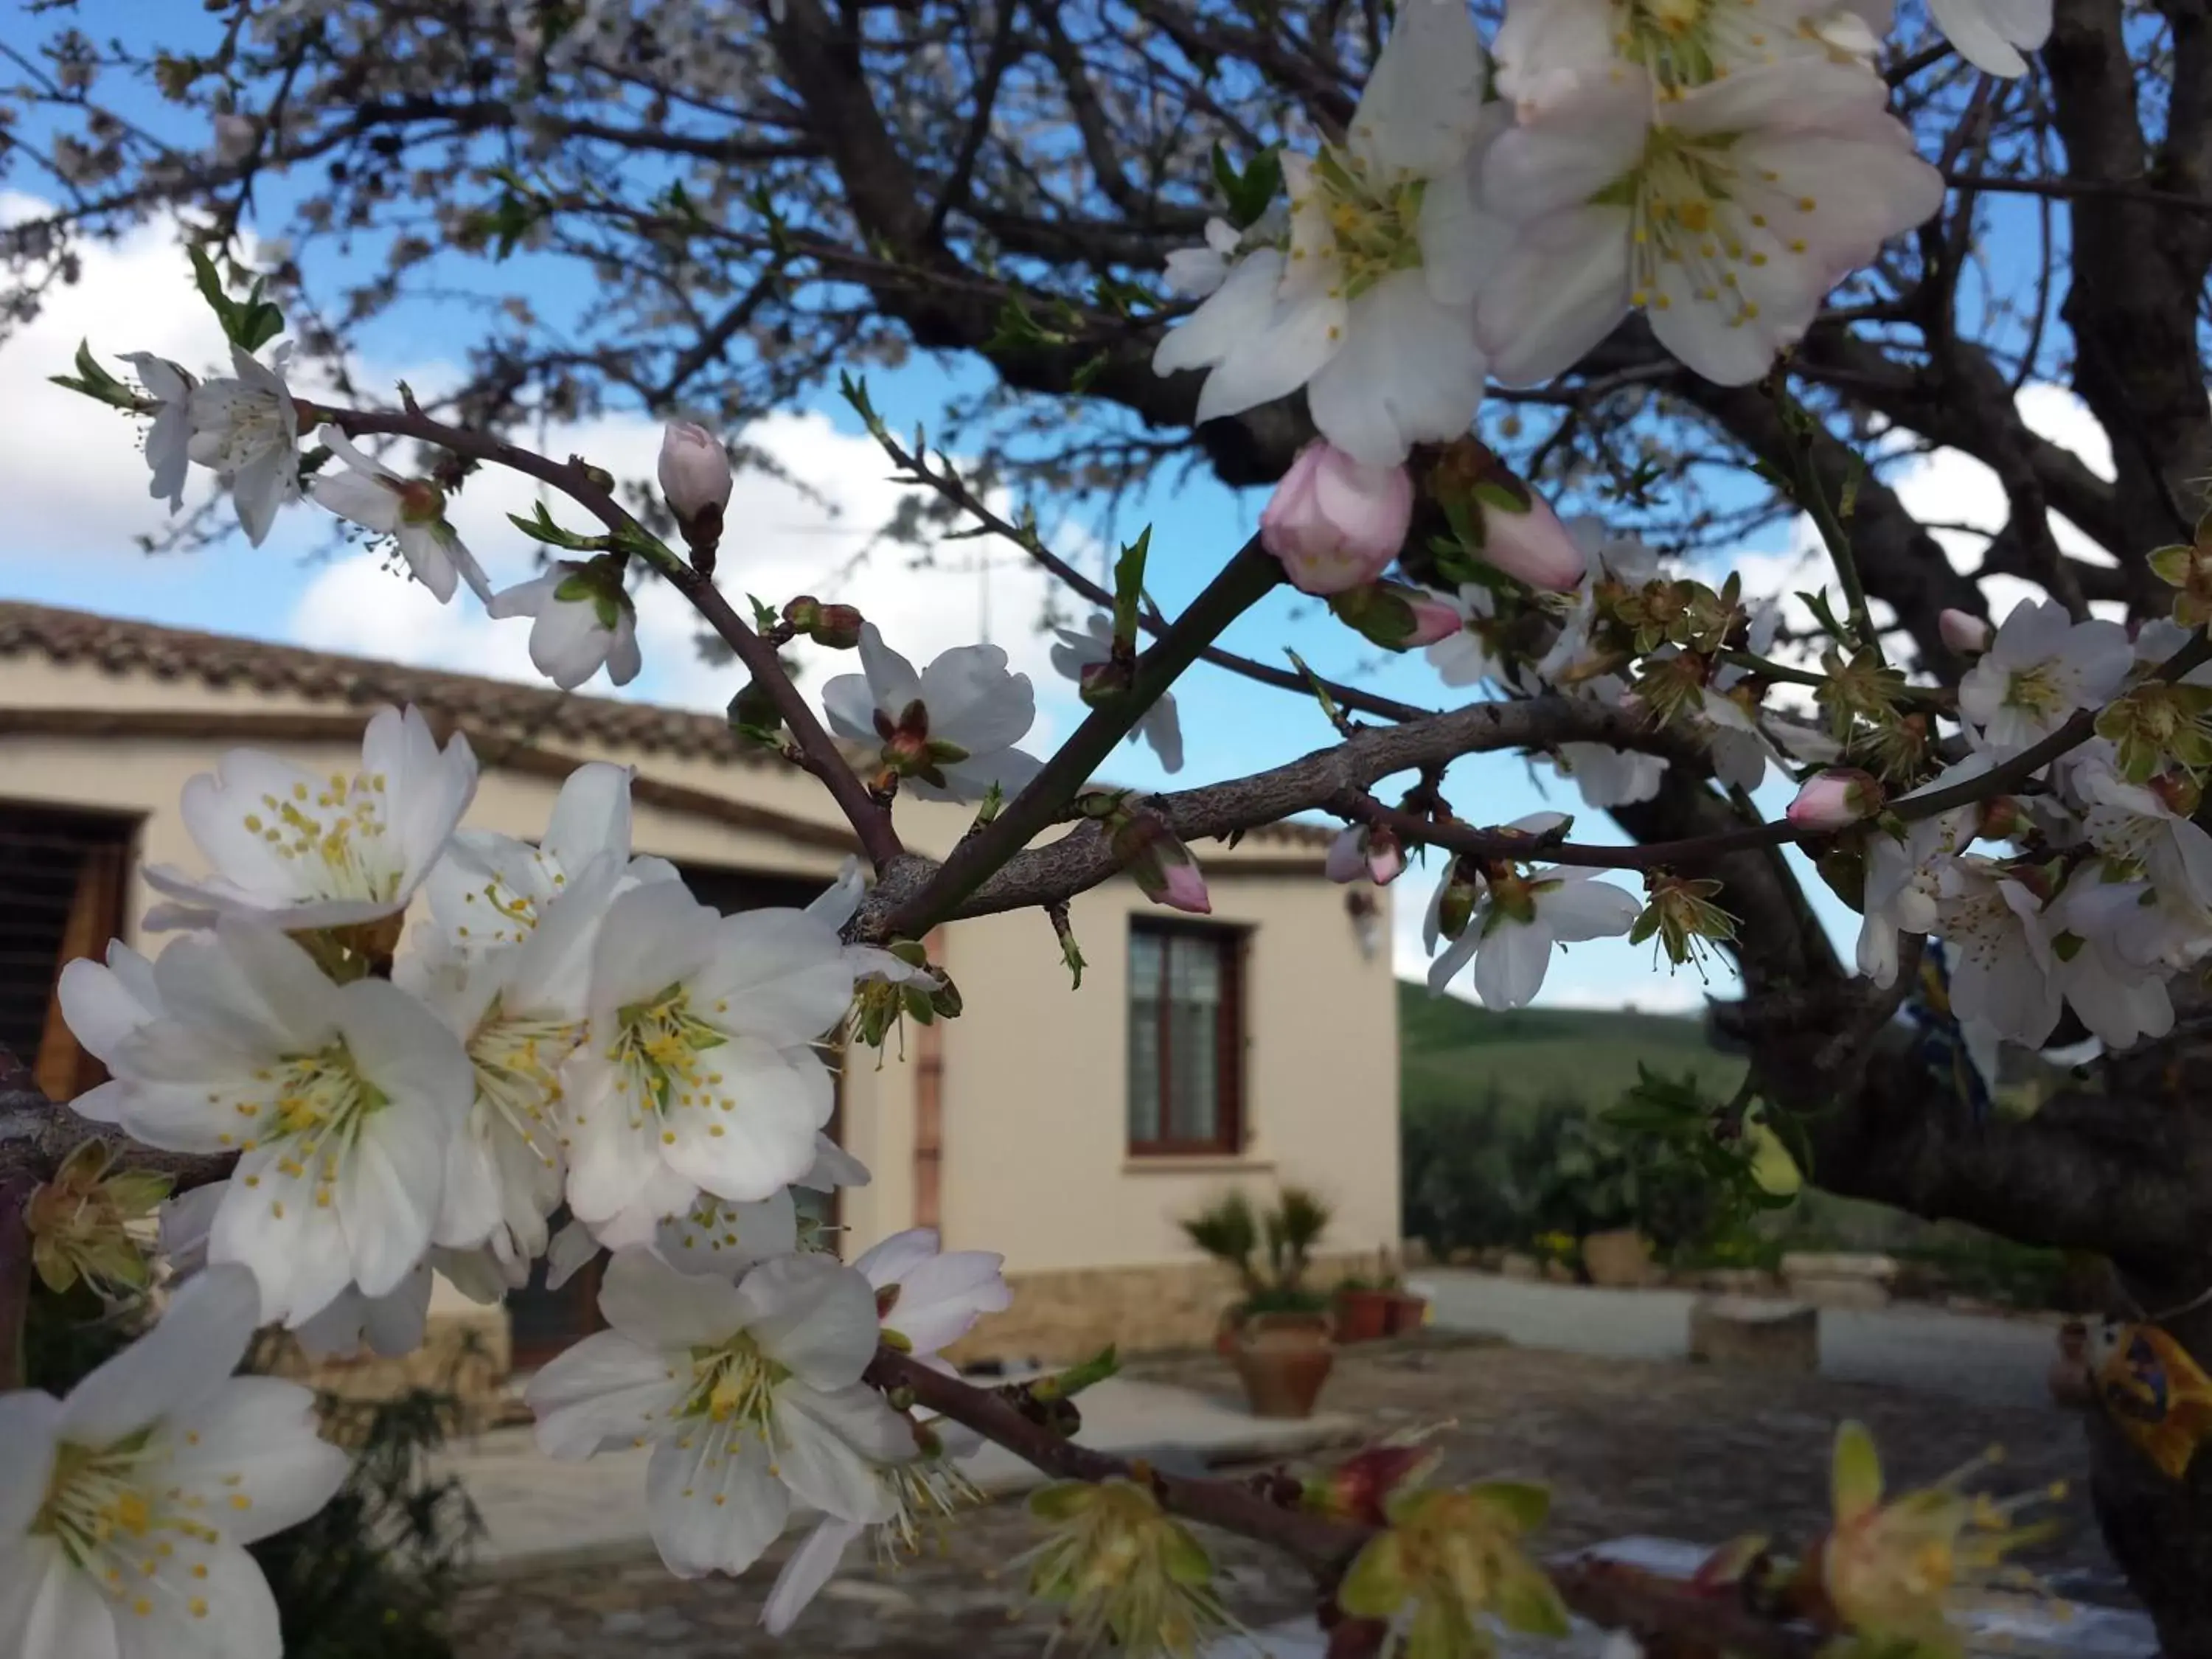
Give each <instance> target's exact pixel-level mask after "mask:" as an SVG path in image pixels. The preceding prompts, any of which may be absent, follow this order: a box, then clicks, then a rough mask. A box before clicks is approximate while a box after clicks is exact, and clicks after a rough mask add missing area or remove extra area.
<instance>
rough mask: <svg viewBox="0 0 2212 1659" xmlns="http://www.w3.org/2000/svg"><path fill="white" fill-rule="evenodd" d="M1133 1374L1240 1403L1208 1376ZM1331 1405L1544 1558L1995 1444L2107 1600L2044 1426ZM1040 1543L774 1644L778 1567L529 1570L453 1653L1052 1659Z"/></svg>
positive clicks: (1494, 1364) (1614, 1370) (1482, 1383)
mask: <svg viewBox="0 0 2212 1659" xmlns="http://www.w3.org/2000/svg"><path fill="white" fill-rule="evenodd" d="M1141 1374H1142V1375H1143V1376H1147V1377H1150V1378H1152V1379H1154V1380H1158V1381H1162V1382H1167V1383H1180V1384H1184V1385H1187V1386H1189V1387H1192V1388H1196V1389H1208V1390H1213V1391H1217V1392H1222V1393H1226V1392H1227V1388H1226V1386H1225V1385H1226V1384H1227V1383H1228V1378H1227V1377H1226V1376H1225V1371H1224V1369H1223V1368H1222V1366H1221V1365H1220V1363H1219V1362H1218V1360H1216V1359H1213V1358H1211V1357H1207V1358H1194V1359H1189V1360H1185V1361H1178V1362H1172V1363H1161V1364H1152V1365H1148V1366H1146V1367H1144V1368H1142V1371H1141ZM1323 1401H1324V1404H1325V1405H1327V1406H1328V1407H1331V1408H1332V1409H1334V1410H1337V1411H1341V1412H1348V1413H1352V1414H1354V1415H1355V1416H1357V1417H1358V1418H1360V1419H1362V1420H1364V1422H1366V1423H1367V1424H1368V1425H1370V1427H1371V1428H1372V1430H1373V1431H1375V1432H1376V1433H1378V1434H1379V1433H1385V1432H1388V1431H1392V1430H1396V1429H1405V1428H1410V1427H1413V1426H1417V1425H1431V1424H1437V1423H1440V1422H1445V1421H1449V1422H1450V1423H1451V1424H1452V1425H1454V1426H1452V1427H1451V1428H1450V1429H1449V1431H1447V1433H1446V1434H1445V1436H1444V1437H1443V1443H1444V1444H1445V1446H1446V1449H1447V1462H1446V1468H1445V1471H1444V1475H1445V1478H1447V1479H1458V1480H1465V1479H1472V1478H1475V1477H1478V1476H1489V1475H1498V1476H1502V1475H1520V1476H1534V1477H1539V1478H1541V1479H1544V1480H1547V1481H1548V1482H1549V1483H1550V1484H1551V1486H1552V1487H1553V1497H1554V1503H1553V1521H1552V1524H1551V1526H1550V1527H1549V1528H1548V1529H1547V1532H1546V1534H1544V1535H1543V1538H1542V1540H1541V1543H1542V1545H1543V1547H1546V1548H1547V1549H1565V1548H1571V1547H1578V1546H1582V1545H1586V1544H1590V1543H1595V1542H1597V1541H1601V1540H1604V1539H1608V1538H1617V1537H1620V1536H1622V1535H1625V1534H1656V1535H1659V1536H1663V1537H1674V1538H1687V1539H1696V1540H1717V1539H1720V1538H1723V1537H1726V1536H1729V1535H1731V1534H1736V1533H1741V1532H1746V1531H1751V1530H1760V1531H1765V1532H1770V1533H1772V1534H1776V1535H1777V1536H1778V1537H1781V1538H1784V1539H1791V1538H1796V1539H1802V1538H1804V1537H1806V1536H1808V1535H1809V1534H1811V1533H1812V1532H1813V1531H1814V1530H1815V1529H1816V1528H1818V1527H1819V1526H1820V1524H1821V1522H1822V1518H1823V1516H1825V1514H1826V1505H1827V1493H1826V1479H1827V1477H1826V1468H1827V1452H1828V1446H1829V1443H1830V1441H1831V1439H1832V1436H1833V1434H1834V1431H1835V1425H1836V1424H1837V1422H1838V1420H1839V1419H1843V1418H1845V1417H1857V1418H1858V1419H1861V1420H1863V1421H1864V1422H1865V1423H1866V1424H1867V1425H1869V1427H1870V1428H1871V1429H1872V1430H1873V1431H1874V1432H1875V1437H1876V1440H1877V1441H1878V1443H1880V1444H1881V1448H1882V1449H1883V1454H1884V1462H1885V1465H1886V1467H1887V1468H1888V1470H1889V1471H1890V1473H1891V1474H1892V1477H1893V1480H1896V1481H1899V1482H1906V1481H1912V1482H1917V1481H1923V1480H1929V1479H1933V1478H1935V1477H1936V1476H1938V1475H1941V1474H1943V1473H1945V1472H1946V1471H1948V1470H1949V1469H1951V1468H1955V1467H1956V1466H1958V1465H1960V1464H1961V1463H1964V1462H1967V1461H1968V1460H1969V1459H1972V1458H1973V1457H1975V1456H1977V1455H1979V1454H1980V1453H1981V1452H1982V1451H1983V1450H1984V1449H1986V1448H1987V1447H1989V1446H1990V1445H1991V1444H1992V1443H1996V1444H2001V1445H2002V1446H2003V1447H2004V1448H2005V1449H2006V1454H2007V1455H2006V1457H2005V1460H2004V1462H2003V1463H2002V1465H2001V1466H2000V1468H1998V1469H1996V1471H1994V1472H1993V1474H1992V1476H1991V1479H1990V1482H1989V1484H1990V1486H1992V1487H1993V1488H1995V1489H1998V1490H2002V1491H2015V1490H2021V1489H2025V1488H2028V1487H2033V1486H2042V1485H2044V1484H2045V1483H2048V1482H2051V1481H2053V1480H2065V1481H2067V1482H2069V1485H2070V1487H2071V1492H2070V1495H2069V1497H2068V1498H2066V1499H2064V1500H2063V1501H2062V1502H2060V1503H2058V1504H2055V1505H2052V1506H2051V1513H2053V1514H2054V1515H2055V1516H2057V1518H2058V1520H2059V1521H2060V1522H2061V1527H2062V1531H2061V1534H2060V1536H2059V1537H2058V1538H2057V1540H2055V1541H2053V1542H2052V1543H2051V1545H2049V1546H2048V1547H2045V1548H2044V1550H2043V1551H2042V1553H2040V1555H2039V1556H2038V1557H2035V1558H2031V1564H2032V1565H2035V1566H2036V1567H2037V1568H2038V1569H2039V1570H2040V1571H2046V1572H2055V1573H2057V1574H2060V1575H2063V1577H2064V1580H2065V1582H2067V1583H2069V1585H2071V1586H2074V1587H2075V1588H2076V1589H2077V1591H2078V1593H2083V1594H2090V1593H2093V1592H2095V1591H2099V1590H2101V1591H2102V1592H2103V1593H2105V1594H2110V1593H2111V1591H2112V1577H2111V1567H2110V1564H2109V1561H2108V1560H2107V1559H2106V1555H2105V1553H2104V1550H2103V1547H2102V1545H2101V1544H2100V1541H2099V1540H2098V1538H2097V1534H2096V1529H2095V1526H2094V1523H2093V1522H2092V1521H2091V1519H2090V1517H2089V1514H2088V1506H2087V1500H2086V1498H2085V1496H2084V1495H2083V1481H2084V1477H2085V1475H2086V1471H2087V1459H2086V1455H2085V1452H2084V1450H2083V1448H2082V1443H2081V1431H2080V1430H2079V1428H2078V1426H2077V1425H2075V1422H2074V1420H2073V1419H2071V1418H2069V1416H2067V1415H2066V1414H2065V1413H2062V1412H2060V1411H2058V1410H2057V1409H2056V1408H2054V1407H2048V1406H2012V1405H2002V1404H1984V1405H1965V1404H1962V1403H1960V1402H1959V1401H1954V1400H1946V1399H1942V1398H1931V1397H1929V1396H1926V1395H1915V1394H1908V1393H1905V1392H1902V1391H1899V1390H1896V1389H1886V1388H1880V1387H1875V1386H1870V1385H1867V1384H1863V1383H1849V1382H1842V1381H1838V1380H1835V1379H1832V1378H1824V1377H1771V1376H1752V1375H1744V1374H1730V1373H1725V1372H1720V1371H1713V1370H1704V1369H1701V1368H1696V1367H1691V1366H1686V1365H1682V1364H1668V1363H1664V1362H1661V1361H1650V1360H1639V1359H1634V1358H1621V1357H1617V1356H1590V1355H1577V1354H1570V1353H1562V1352H1551V1351H1545V1350H1537V1349H1528V1348H1515V1347H1503V1346H1497V1347H1465V1346H1461V1347H1448V1346H1425V1345H1415V1346H1410V1347H1404V1348H1394V1349H1392V1350H1389V1351H1374V1352H1365V1353H1362V1352H1358V1351H1354V1352H1349V1353H1346V1354H1343V1355H1341V1356H1340V1360H1339V1364H1338V1367H1337V1371H1336V1375H1335V1376H1334V1377H1333V1378H1332V1379H1331V1382H1330V1384H1329V1388H1328V1392H1327V1394H1326V1395H1324V1396H1323ZM1034 1539H1035V1534H1034V1532H1033V1530H1032V1529H1031V1528H1030V1525H1029V1522H1028V1521H1027V1518H1026V1516H1024V1513H1023V1511H1022V1510H1021V1507H1020V1504H1019V1502H1018V1500H1013V1501H1008V1502H1006V1503H1000V1504H993V1505H991V1506H990V1507H988V1508H987V1509H985V1510H980V1511H978V1512H976V1513H975V1514H972V1515H969V1516H963V1518H962V1519H961V1520H960V1521H958V1522H955V1523H954V1524H953V1525H952V1526H951V1528H949V1529H948V1531H947V1532H946V1534H945V1537H944V1538H943V1540H942V1541H941V1543H940V1546H939V1549H938V1550H937V1551H936V1552H935V1553H931V1554H928V1555H925V1556H924V1557H923V1558H921V1559H920V1560H918V1561H911V1562H907V1563H904V1564H902V1565H896V1566H889V1565H884V1564H881V1563H878V1562H875V1561H873V1560H872V1559H868V1558H867V1557H866V1554H865V1553H864V1552H863V1550H862V1549H860V1547H856V1548H855V1550H854V1553H853V1555H852V1557H851V1558H850V1559H849V1560H848V1565H847V1568H846V1571H845V1572H844V1573H843V1574H842V1575H841V1577H839V1578H837V1579H836V1580H835V1581H834V1582H833V1583H831V1584H830V1586H829V1589H828V1590H826V1591H825V1592H824V1594H823V1597H822V1598H821V1599H820V1600H819V1601H817V1603H816V1604H815V1606H814V1607H812V1608H811V1609H810V1610H809V1612H808V1613H807V1615H806V1617H805V1619H804V1620H802V1621H801V1622H800V1624H799V1626H798V1628H797V1629H796V1630H795V1631H794V1632H793V1633H792V1636H791V1637H790V1638H787V1640H786V1641H785V1642H783V1643H781V1644H777V1643H773V1642H771V1641H769V1639H768V1638H766V1637H764V1636H763V1634H762V1633H761V1632H759V1630H758V1629H757V1624H756V1622H755V1621H756V1620H757V1615H758V1608H759V1605H760V1601H761V1598H762V1597H763V1595H765V1594H766V1593H767V1589H768V1586H769V1583H770V1582H771V1581H772V1579H773V1577H774V1563H775V1560H776V1559H780V1558H781V1550H779V1552H778V1553H777V1554H776V1555H775V1556H773V1557H771V1559H770V1561H769V1563H768V1564H765V1565H763V1567H761V1568H759V1569H757V1570H756V1571H754V1572H753V1573H751V1574H750V1575H748V1576H747V1577H745V1578H744V1580H742V1581H739V1582H736V1583H732V1582H731V1581H729V1580H726V1579H720V1578H714V1579H702V1580H696V1581H693V1582H690V1583H684V1582H681V1581H678V1580H677V1579H674V1578H671V1577H669V1576H668V1575H667V1574H666V1573H665V1571H663V1570H662V1569H661V1568H660V1567H659V1565H658V1564H657V1563H655V1562H653V1561H651V1560H649V1559H644V1560H640V1559H636V1558H635V1557H633V1558H631V1559H629V1560H627V1561H607V1562H602V1563H600V1564H599V1565H595V1566H589V1567H585V1566H579V1565H576V1564H574V1563H573V1562H572V1563H569V1564H568V1565H562V1566H559V1567H557V1568H550V1569H547V1570H541V1571H531V1570H529V1569H527V1568H526V1567H521V1566H520V1564H517V1567H516V1569H513V1570H510V1571H507V1573H505V1574H504V1575H503V1576H502V1577H501V1578H499V1579H498V1580H497V1581H495V1582H488V1583H480V1584H477V1585H476V1586H474V1587H473V1588H471V1589H470V1590H468V1591H467V1592H466V1593H465V1595H464V1597H463V1599H462V1601H461V1604H460V1606H459V1609H458V1611H457V1614H456V1634H457V1635H458V1637H459V1650H460V1654H461V1659H524V1656H528V1659H634V1656H635V1655H637V1654H639V1653H641V1652H650V1653H652V1654H653V1655H654V1656H655V1659H709V1656H714V1659H722V1656H732V1655H738V1656H756V1655H757V1656H762V1659H765V1656H768V1655H769V1654H770V1653H776V1654H781V1655H783V1656H786V1659H811V1656H816V1655H820V1656H844V1655H848V1654H853V1655H858V1654H864V1653H865V1654H870V1655H877V1656H882V1659H1000V1656H1006V1659H1013V1656H1034V1655H1036V1654H1037V1653H1039V1652H1040V1651H1041V1650H1042V1648H1043V1646H1044V1644H1045V1642H1046V1640H1047V1639H1048V1637H1049V1635H1050V1633H1051V1630H1052V1620H1051V1618H1050V1616H1049V1614H1048V1613H1047V1612H1046V1611H1045V1610H1042V1609H1030V1610H1028V1611H1026V1612H1024V1611H1023V1610H1022V1609H1021V1606H1020V1604H1021V1601H1022V1575H1021V1571H1020V1569H1019V1567H1018V1565H1014V1563H1015V1561H1016V1558H1017V1557H1018V1556H1019V1554H1020V1553H1021V1552H1022V1551H1023V1550H1024V1549H1025V1548H1026V1547H1028V1546H1029V1545H1030V1543H1031V1542H1033V1541H1034ZM1206 1542H1207V1544H1208V1546H1209V1547H1212V1548H1213V1549H1214V1551H1215V1557H1216V1561H1217V1564H1218V1565H1219V1566H1220V1568H1221V1569H1222V1572H1223V1590H1224V1595H1225V1600H1226V1601H1228V1603H1229V1605H1230V1606H1231V1609H1232V1611H1234V1612H1235V1613H1237V1616H1238V1617H1239V1618H1240V1619H1242V1620H1244V1621H1246V1622H1247V1623H1248V1624H1249V1625H1250V1626H1255V1627H1260V1626H1267V1625H1270V1624H1273V1623H1275V1622H1277V1621H1279V1620H1283V1619H1285V1618H1287V1617H1290V1616H1292V1615H1295V1614H1297V1613H1300V1612H1301V1611H1303V1610H1304V1601H1305V1599H1306V1593H1305V1589H1304V1585H1303V1583H1301V1582H1300V1580H1299V1578H1298V1576H1297V1574H1296V1572H1295V1571H1292V1570H1291V1569H1289V1568H1287V1567H1286V1566H1285V1565H1284V1564H1283V1563H1282V1562H1281V1561H1280V1560H1279V1559H1278V1558H1275V1557H1274V1556H1273V1555H1272V1554H1270V1553H1267V1552H1264V1551H1262V1550H1261V1549H1260V1548H1258V1547H1255V1546H1253V1545H1249V1544H1247V1543H1245V1542H1243V1541H1241V1540H1235V1539H1225V1538H1223V1537H1221V1536H1220V1535H1218V1534H1208V1535H1207V1536H1206Z"/></svg>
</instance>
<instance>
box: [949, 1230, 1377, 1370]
mask: <svg viewBox="0 0 2212 1659" xmlns="http://www.w3.org/2000/svg"><path fill="white" fill-rule="evenodd" d="M1385 1270H1387V1269H1386V1267H1385V1264H1384V1263H1383V1261H1382V1258H1381V1253H1379V1252H1376V1251H1373V1250H1364V1251H1344V1252H1333V1253H1329V1254H1326V1255H1318V1256H1316V1258H1315V1259H1314V1264H1313V1267H1312V1270H1311V1272H1310V1274H1309V1278H1308V1282H1309V1283H1310V1284H1311V1285H1314V1286H1315V1287H1316V1289H1320V1290H1326V1289H1328V1287H1329V1286H1331V1285H1334V1284H1335V1283H1336V1282H1337V1281H1338V1280H1340V1279H1348V1278H1352V1277H1354V1276H1358V1277H1363V1278H1371V1277H1373V1276H1375V1275H1376V1273H1378V1272H1382V1271H1385ZM1006 1283H1007V1285H1008V1286H1009V1287H1010V1288H1011V1289H1012V1291H1013V1293H1014V1304H1013V1306H1012V1307H1011V1308H1009V1309H1007V1310H1006V1311H1005V1312H1004V1313H1000V1314H991V1315H987V1316H985V1318H984V1319H983V1320H982V1321H981V1322H980V1323H978V1324H977V1325H976V1327H975V1329H974V1330H972V1331H970V1332H969V1334H967V1335H966V1336H964V1337H963V1338H962V1339H961V1340H959V1341H958V1342H956V1343H955V1344H953V1346H951V1347H950V1348H948V1349H947V1350H946V1351H945V1352H946V1355H947V1357H948V1358H951V1360H952V1361H953V1363H954V1364H960V1365H973V1364H977V1363H979V1362H981V1361H986V1360H994V1359H995V1360H1001V1361H1004V1362H1006V1363H1007V1364H1022V1363H1024V1362H1026V1361H1029V1360H1039V1361H1042V1362H1043V1363H1044V1364H1048V1365H1060V1364H1068V1363H1070V1362H1072V1361H1073V1360H1078V1359H1087V1358H1090V1357H1091V1355H1092V1354H1095V1353H1097V1352H1098V1351H1099V1350H1100V1349H1101V1348H1103V1347H1104V1346H1106V1345H1107V1344H1108V1343H1109V1342H1110V1343H1112V1344H1113V1345H1114V1346H1115V1347H1116V1348H1118V1349H1119V1350H1120V1351H1121V1352H1123V1353H1125V1354H1128V1353H1146V1352H1163V1351H1166V1350H1171V1349H1178V1348H1201V1347H1206V1346H1211V1345H1212V1341H1213V1336H1214V1332H1215V1331H1216V1330H1217V1329H1218V1328H1219V1326H1220V1323H1221V1313H1222V1310H1223V1309H1225V1308H1226V1307H1228V1306H1229V1304H1231V1303H1232V1302H1234V1301H1235V1300H1236V1299H1237V1278H1236V1275H1235V1274H1234V1273H1231V1272H1230V1271H1229V1269H1228V1268H1226V1267H1223V1266H1221V1265H1220V1264H1219V1263H1218V1262H1214V1261H1177V1262H1163V1263H1158V1264H1154V1265H1151V1266H1146V1267H1079V1268H1068V1269H1064V1270H1058V1271H1047V1272H1036V1273H1008V1274H1007V1275H1006Z"/></svg>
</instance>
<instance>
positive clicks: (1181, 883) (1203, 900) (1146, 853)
mask: <svg viewBox="0 0 2212 1659" xmlns="http://www.w3.org/2000/svg"><path fill="white" fill-rule="evenodd" d="M1112 845H1113V848H1114V856H1115V858H1116V859H1118V860H1121V865H1122V866H1123V867H1124V868H1125V869H1127V871H1128V872H1129V875H1130V876H1131V878H1133V880H1134V881H1135V882H1136V884H1137V885H1138V887H1139V889H1140V890H1142V891H1143V893H1144V895H1145V896H1146V898H1148V899H1150V900H1152V902H1153V903H1155V904H1164V905H1166V906H1167V907H1168V908H1170V909H1171V910H1181V911H1183V912H1185V913H1187V914H1188V915H1194V916H1205V915H1212V914H1213V902H1212V899H1211V898H1210V897H1209V896H1207V894H1206V877H1205V875H1204V873H1203V872H1200V869H1199V867H1198V860H1196V859H1195V858H1193V857H1192V856H1191V851H1190V848H1188V847H1186V846H1184V845H1183V844H1182V842H1181V841H1179V840H1177V839H1176V834H1175V832H1174V831H1173V830H1172V829H1169V828H1168V827H1167V825H1166V824H1165V823H1163V822H1162V821H1161V820H1160V818H1159V817H1158V815H1156V814H1154V813H1151V812H1135V813H1132V814H1130V815H1128V816H1127V817H1124V818H1123V819H1122V820H1121V822H1120V823H1118V824H1116V825H1115V829H1114V834H1113V838H1112Z"/></svg>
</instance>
